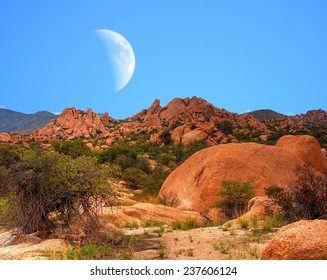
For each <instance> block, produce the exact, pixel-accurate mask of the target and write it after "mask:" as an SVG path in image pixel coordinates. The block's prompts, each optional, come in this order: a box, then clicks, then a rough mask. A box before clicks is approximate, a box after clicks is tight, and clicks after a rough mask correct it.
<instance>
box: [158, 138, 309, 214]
mask: <svg viewBox="0 0 327 280" xmlns="http://www.w3.org/2000/svg"><path fill="white" fill-rule="evenodd" d="M302 166H303V162H302V161H301V160H300V159H298V158H297V157H296V156H295V155H294V154H292V153H290V152H288V151H285V150H283V149H281V148H279V147H275V146H267V145H261V144H255V143H239V144H238V143H231V144H225V145H216V146H213V147H209V148H206V149H203V150H201V151H199V152H197V153H195V154H194V155H192V156H191V157H190V158H188V159H187V160H186V161H185V162H184V163H183V164H182V165H180V166H179V167H177V168H176V169H175V170H174V171H173V172H172V173H171V174H170V175H169V176H168V178H167V179H166V181H165V182H164V184H163V186H162V188H161V190H160V193H159V197H160V198H161V199H163V200H166V201H172V200H174V202H175V203H176V205H177V206H178V208H181V209H186V210H194V211H198V212H208V211H209V210H210V207H211V206H212V205H213V203H214V202H216V201H218V200H219V199H220V198H219V197H218V196H217V193H218V192H219V191H220V190H221V189H222V187H221V182H222V181H223V180H233V181H237V180H242V181H249V180H253V182H254V184H255V185H257V186H258V187H257V189H256V195H257V196H260V195H264V188H265V187H268V186H271V185H278V186H281V187H285V186H286V185H287V184H288V183H289V182H290V181H294V180H295V179H296V178H297V173H296V171H297V170H298V169H300V168H302Z"/></svg>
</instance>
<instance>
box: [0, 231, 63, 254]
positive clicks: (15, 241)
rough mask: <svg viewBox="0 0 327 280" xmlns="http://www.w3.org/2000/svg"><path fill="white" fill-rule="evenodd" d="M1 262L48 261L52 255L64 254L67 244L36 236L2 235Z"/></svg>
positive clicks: (6, 233)
mask: <svg viewBox="0 0 327 280" xmlns="http://www.w3.org/2000/svg"><path fill="white" fill-rule="evenodd" d="M0 243H1V244H2V245H1V244H0V245H1V246H0V259H1V260H26V259H48V258H49V257H50V256H51V254H56V253H63V252H64V251H65V250H66V249H67V244H66V243H65V241H63V240H61V239H48V240H43V241H42V240H41V239H40V238H37V237H35V236H28V235H25V236H24V235H23V236H17V235H13V234H12V233H11V232H5V233H2V234H0Z"/></svg>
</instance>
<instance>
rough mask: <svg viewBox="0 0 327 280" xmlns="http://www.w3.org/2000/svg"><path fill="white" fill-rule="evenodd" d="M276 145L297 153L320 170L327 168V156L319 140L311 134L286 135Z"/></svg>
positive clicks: (300, 157) (305, 161)
mask: <svg viewBox="0 0 327 280" xmlns="http://www.w3.org/2000/svg"><path fill="white" fill-rule="evenodd" d="M276 146H277V147H280V148H282V149H284V150H286V151H289V152H291V153H292V154H294V155H296V156H297V157H298V158H299V159H301V160H302V161H303V162H304V163H307V164H309V165H311V166H312V167H314V168H315V169H316V170H318V171H319V172H322V173H323V172H325V171H326V170H327V158H326V157H324V155H323V153H322V151H321V147H320V144H319V142H318V140H317V139H316V138H314V137H312V136H310V135H285V136H283V137H281V138H280V139H279V140H278V141H277V143H276Z"/></svg>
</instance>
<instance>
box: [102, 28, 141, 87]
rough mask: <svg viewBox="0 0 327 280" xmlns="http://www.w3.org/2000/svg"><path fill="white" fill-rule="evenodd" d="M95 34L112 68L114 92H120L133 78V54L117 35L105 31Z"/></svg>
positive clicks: (124, 41)
mask: <svg viewBox="0 0 327 280" xmlns="http://www.w3.org/2000/svg"><path fill="white" fill-rule="evenodd" d="M96 32H97V33H98V34H99V35H100V37H101V38H102V40H103V41H104V43H105V45H106V48H107V52H108V57H109V60H110V62H111V63H112V66H113V72H114V76H115V78H114V81H115V89H114V90H115V92H117V91H119V90H121V89H122V88H123V87H124V86H126V85H127V83H128V82H129V81H130V79H131V78H132V76H133V73H134V70H135V54H134V51H133V48H132V46H131V45H130V43H129V42H128V41H127V40H126V39H125V38H124V37H123V36H122V35H120V34H119V33H117V32H114V31H112V30H107V29H99V30H96Z"/></svg>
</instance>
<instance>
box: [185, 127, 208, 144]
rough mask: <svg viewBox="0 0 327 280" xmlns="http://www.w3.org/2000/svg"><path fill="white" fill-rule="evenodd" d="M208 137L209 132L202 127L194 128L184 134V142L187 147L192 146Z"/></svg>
mask: <svg viewBox="0 0 327 280" xmlns="http://www.w3.org/2000/svg"><path fill="white" fill-rule="evenodd" d="M207 138H208V134H207V133H205V132H204V131H203V130H202V129H201V128H196V129H193V130H191V131H189V132H187V133H185V134H184V135H183V136H182V144H183V145H184V146H185V147H190V146H191V145H192V144H194V143H195V142H202V141H204V140H205V139H207Z"/></svg>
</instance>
